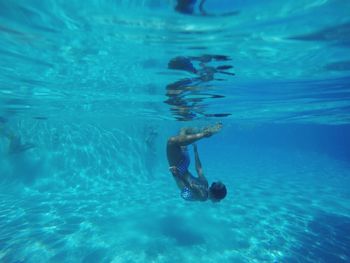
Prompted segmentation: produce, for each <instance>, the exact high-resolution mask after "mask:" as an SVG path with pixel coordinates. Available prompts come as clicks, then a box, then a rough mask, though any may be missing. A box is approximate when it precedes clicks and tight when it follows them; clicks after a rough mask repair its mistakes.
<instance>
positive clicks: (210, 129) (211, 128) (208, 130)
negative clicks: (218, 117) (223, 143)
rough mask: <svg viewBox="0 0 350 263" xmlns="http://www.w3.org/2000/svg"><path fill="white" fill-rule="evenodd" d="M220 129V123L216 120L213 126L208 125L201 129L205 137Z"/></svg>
mask: <svg viewBox="0 0 350 263" xmlns="http://www.w3.org/2000/svg"><path fill="white" fill-rule="evenodd" d="M221 129H222V123H221V122H218V123H216V124H215V125H213V126H209V127H206V128H204V129H203V133H204V134H205V137H210V136H212V135H213V134H215V133H217V132H219V131H220V130H221Z"/></svg>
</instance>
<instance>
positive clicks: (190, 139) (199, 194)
mask: <svg viewBox="0 0 350 263" xmlns="http://www.w3.org/2000/svg"><path fill="white" fill-rule="evenodd" d="M221 128H222V124H216V125H214V126H211V127H207V128H204V129H203V130H201V131H198V130H197V129H193V128H184V129H182V130H181V132H180V134H179V135H177V136H173V137H170V138H169V139H168V143H167V157H168V162H169V170H170V172H171V173H172V175H173V177H174V179H175V181H176V184H177V186H178V187H179V189H180V190H181V197H182V198H183V199H185V200H187V201H206V200H208V199H210V200H211V201H213V202H219V201H220V200H221V199H223V198H225V196H226V193H227V191H226V187H225V185H224V184H223V183H221V182H214V183H212V184H211V186H210V187H209V184H208V180H207V179H206V178H205V176H204V174H203V170H202V165H201V162H200V159H199V155H198V150H197V146H196V144H195V142H196V141H198V140H200V139H203V138H208V137H210V136H212V135H213V134H215V133H217V132H219V131H220V130H221ZM190 144H193V150H194V155H195V165H196V171H197V174H198V177H195V176H193V175H192V174H191V173H190V172H189V170H188V167H189V165H190V157H189V154H188V149H187V146H188V145H190Z"/></svg>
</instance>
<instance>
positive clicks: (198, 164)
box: [193, 143, 207, 180]
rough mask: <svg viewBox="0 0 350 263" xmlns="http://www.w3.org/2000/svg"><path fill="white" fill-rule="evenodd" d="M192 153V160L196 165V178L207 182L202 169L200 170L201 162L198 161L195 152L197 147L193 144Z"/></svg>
mask: <svg viewBox="0 0 350 263" xmlns="http://www.w3.org/2000/svg"><path fill="white" fill-rule="evenodd" d="M193 151H194V158H195V163H196V171H197V174H198V177H199V178H200V179H204V180H207V179H206V178H205V176H204V173H203V169H202V163H201V160H200V159H199V154H198V150H197V145H196V144H195V143H194V144H193Z"/></svg>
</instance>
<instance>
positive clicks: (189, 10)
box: [175, 0, 239, 16]
mask: <svg viewBox="0 0 350 263" xmlns="http://www.w3.org/2000/svg"><path fill="white" fill-rule="evenodd" d="M205 2H206V0H200V1H197V0H177V2H176V6H175V11H176V12H178V13H181V14H185V15H200V16H233V15H238V14H239V12H238V11H232V12H227V13H222V14H211V13H208V12H207V11H206V9H205V8H204V5H205ZM197 3H198V12H199V13H198V14H196V5H197Z"/></svg>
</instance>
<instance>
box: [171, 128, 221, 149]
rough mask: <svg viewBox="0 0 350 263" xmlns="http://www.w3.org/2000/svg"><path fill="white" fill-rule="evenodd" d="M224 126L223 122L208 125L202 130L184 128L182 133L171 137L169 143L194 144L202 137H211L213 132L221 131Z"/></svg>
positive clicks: (179, 144)
mask: <svg viewBox="0 0 350 263" xmlns="http://www.w3.org/2000/svg"><path fill="white" fill-rule="evenodd" d="M221 128H222V124H221V123H217V124H215V125H213V126H208V127H206V128H204V129H202V130H201V131H199V130H198V128H191V127H190V128H183V129H182V130H181V131H180V135H178V136H173V137H170V138H169V140H168V144H176V145H178V146H187V145H189V144H192V143H194V142H196V141H198V140H200V139H203V138H206V137H210V136H212V135H213V134H215V133H217V132H219V131H220V130H221Z"/></svg>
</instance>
